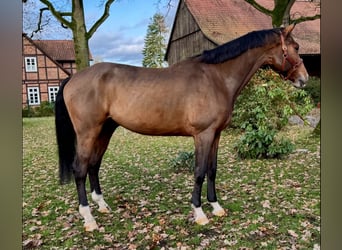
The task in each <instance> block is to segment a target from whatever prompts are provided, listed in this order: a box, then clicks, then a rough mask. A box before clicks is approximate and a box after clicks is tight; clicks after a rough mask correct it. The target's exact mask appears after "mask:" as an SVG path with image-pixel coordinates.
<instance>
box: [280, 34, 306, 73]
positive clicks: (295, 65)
mask: <svg viewBox="0 0 342 250" xmlns="http://www.w3.org/2000/svg"><path fill="white" fill-rule="evenodd" d="M280 40H281V49H282V51H283V61H282V63H281V70H282V71H285V63H286V61H288V62H289V63H290V64H291V66H292V68H291V69H290V70H289V71H288V72H287V76H286V77H285V80H288V79H289V78H290V76H291V75H292V74H293V72H295V71H296V69H297V68H298V67H299V66H300V65H301V64H302V63H303V59H301V58H300V60H299V61H295V60H293V59H292V58H290V57H289V56H288V54H287V46H286V43H285V39H284V36H283V34H282V33H281V34H280Z"/></svg>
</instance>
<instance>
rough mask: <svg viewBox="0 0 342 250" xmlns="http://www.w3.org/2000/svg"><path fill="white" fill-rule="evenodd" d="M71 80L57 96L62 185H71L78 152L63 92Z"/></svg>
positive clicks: (58, 142)
mask: <svg viewBox="0 0 342 250" xmlns="http://www.w3.org/2000/svg"><path fill="white" fill-rule="evenodd" d="M69 80H70V78H69V77H68V78H66V79H65V80H63V82H62V84H61V86H60V88H59V91H58V93H57V96H56V102H55V125H56V137H57V145H58V156H59V178H60V183H61V184H66V183H69V182H70V180H71V177H72V173H73V167H72V165H73V161H74V158H75V152H76V146H75V145H76V144H75V142H76V134H75V130H74V127H73V125H72V123H71V120H70V116H69V113H68V110H67V108H66V106H65V102H64V97H63V90H64V87H65V85H66V84H67V82H68V81H69Z"/></svg>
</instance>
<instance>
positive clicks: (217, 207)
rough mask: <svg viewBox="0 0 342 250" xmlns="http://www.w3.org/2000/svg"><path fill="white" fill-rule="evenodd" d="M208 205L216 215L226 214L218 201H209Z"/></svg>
mask: <svg viewBox="0 0 342 250" xmlns="http://www.w3.org/2000/svg"><path fill="white" fill-rule="evenodd" d="M210 205H211V206H212V207H213V214H214V215H216V216H224V215H226V212H225V211H224V209H223V208H222V207H221V206H220V204H219V203H218V202H210Z"/></svg>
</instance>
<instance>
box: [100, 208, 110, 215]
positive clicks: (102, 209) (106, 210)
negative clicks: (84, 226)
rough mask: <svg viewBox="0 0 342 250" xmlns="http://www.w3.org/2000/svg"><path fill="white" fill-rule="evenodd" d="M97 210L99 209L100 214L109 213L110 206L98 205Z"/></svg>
mask: <svg viewBox="0 0 342 250" xmlns="http://www.w3.org/2000/svg"><path fill="white" fill-rule="evenodd" d="M97 211H99V212H100V213H101V214H109V213H110V208H107V207H100V208H99V209H97Z"/></svg>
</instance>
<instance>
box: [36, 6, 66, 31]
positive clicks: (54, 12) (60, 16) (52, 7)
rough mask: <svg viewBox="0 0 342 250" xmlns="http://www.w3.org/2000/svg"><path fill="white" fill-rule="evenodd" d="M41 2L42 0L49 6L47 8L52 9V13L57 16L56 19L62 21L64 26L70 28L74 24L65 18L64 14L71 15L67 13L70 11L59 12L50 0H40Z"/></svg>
mask: <svg viewBox="0 0 342 250" xmlns="http://www.w3.org/2000/svg"><path fill="white" fill-rule="evenodd" d="M40 2H42V3H43V4H45V5H46V6H47V8H48V9H49V10H50V11H51V13H52V15H54V17H56V19H57V20H58V21H60V22H61V23H62V26H63V25H64V26H66V27H68V28H71V27H72V25H73V24H72V22H70V21H68V20H66V19H65V18H63V16H69V15H66V14H65V13H68V12H59V11H57V10H56V9H55V7H54V6H53V5H52V4H51V2H50V1H49V0H40ZM70 15H71V13H70ZM64 26H63V27H64Z"/></svg>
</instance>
